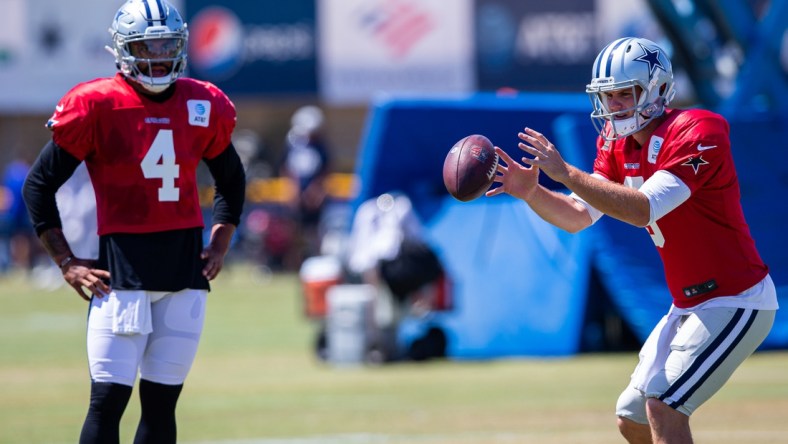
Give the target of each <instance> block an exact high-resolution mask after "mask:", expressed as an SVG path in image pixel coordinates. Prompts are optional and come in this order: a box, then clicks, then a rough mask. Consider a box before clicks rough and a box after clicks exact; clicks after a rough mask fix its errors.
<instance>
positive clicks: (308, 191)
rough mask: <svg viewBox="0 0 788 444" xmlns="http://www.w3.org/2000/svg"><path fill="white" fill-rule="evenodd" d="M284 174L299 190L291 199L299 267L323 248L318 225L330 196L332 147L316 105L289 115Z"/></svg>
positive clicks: (321, 113) (283, 162) (321, 115)
mask: <svg viewBox="0 0 788 444" xmlns="http://www.w3.org/2000/svg"><path fill="white" fill-rule="evenodd" d="M290 123H291V126H290V130H289V131H288V132H287V141H286V144H285V145H286V151H285V154H284V159H283V161H282V170H281V175H282V176H283V177H286V178H288V179H290V180H291V181H292V183H293V184H294V185H295V187H296V190H295V191H296V194H294V195H293V198H292V200H291V202H290V207H291V209H292V210H293V211H294V212H295V216H296V221H297V223H298V226H299V228H300V233H299V236H298V237H299V238H300V241H299V243H300V245H297V246H296V247H295V248H297V251H296V256H297V259H296V260H295V261H294V262H296V263H295V264H294V265H295V266H296V267H297V266H298V265H299V264H300V262H301V261H302V260H303V258H305V257H309V256H314V255H316V254H318V253H319V252H320V239H319V233H318V226H319V223H320V217H321V215H322V213H323V209H324V208H325V205H326V202H327V200H328V190H327V189H326V179H327V178H328V175H329V172H330V156H329V150H328V147H327V146H326V142H325V140H324V136H323V133H322V131H323V124H324V115H323V111H322V110H321V109H320V108H318V107H317V106H314V105H307V106H303V107H301V108H299V109H298V110H296V111H295V113H293V116H292V118H291V119H290Z"/></svg>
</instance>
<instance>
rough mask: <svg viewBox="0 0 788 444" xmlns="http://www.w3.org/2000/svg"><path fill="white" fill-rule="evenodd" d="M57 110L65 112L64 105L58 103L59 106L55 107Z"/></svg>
mask: <svg viewBox="0 0 788 444" xmlns="http://www.w3.org/2000/svg"><path fill="white" fill-rule="evenodd" d="M55 111H57V112H59V113H60V112H63V105H58V106H56V107H55Z"/></svg>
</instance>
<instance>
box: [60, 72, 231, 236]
mask: <svg viewBox="0 0 788 444" xmlns="http://www.w3.org/2000/svg"><path fill="white" fill-rule="evenodd" d="M235 118H236V115H235V107H234V106H233V104H232V102H231V101H230V100H229V99H228V98H227V96H225V94H224V93H223V92H221V91H220V90H219V89H218V88H216V87H215V86H213V85H212V84H210V83H206V82H201V81H197V80H194V79H188V78H184V79H179V80H178V81H177V83H176V84H175V91H174V94H173V95H172V97H169V98H168V99H166V100H163V101H161V102H156V101H154V100H151V99H150V98H148V97H146V96H144V95H141V94H139V93H137V92H136V91H135V90H134V89H133V88H132V87H131V86H130V85H129V84H128V83H127V82H126V81H125V80H124V78H123V76H122V75H120V74H117V75H116V76H115V77H112V78H105V79H96V80H93V81H90V82H86V83H82V84H79V85H77V86H76V87H74V88H73V89H72V90H71V91H69V92H68V93H67V94H66V95H65V96H64V97H63V99H61V101H60V103H58V105H57V107H56V109H55V113H54V114H53V116H52V118H51V119H50V120H49V122H48V124H47V126H49V128H50V129H51V130H52V131H53V140H54V142H55V143H56V144H57V145H58V146H59V147H61V148H62V149H64V150H66V151H67V152H68V153H70V154H71V155H73V156H74V157H76V158H77V159H79V160H84V161H85V163H86V164H87V167H88V171H89V173H90V177H91V180H92V182H93V187H94V189H95V192H96V208H97V218H98V234H99V235H104V234H110V233H151V232H160V231H168V230H178V229H184V228H194V227H202V226H203V216H202V212H201V209H200V204H199V197H198V189H197V177H196V172H197V166H198V164H199V162H200V160H201V159H203V158H205V159H212V158H214V157H216V156H217V155H219V154H220V153H221V152H222V151H224V149H226V148H227V147H228V146H229V144H230V137H231V135H232V132H233V129H234V128H235Z"/></svg>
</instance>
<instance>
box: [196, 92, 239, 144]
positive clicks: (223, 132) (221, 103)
mask: <svg viewBox="0 0 788 444" xmlns="http://www.w3.org/2000/svg"><path fill="white" fill-rule="evenodd" d="M209 89H210V90H211V93H212V96H213V99H212V102H213V104H214V106H215V108H214V109H215V110H216V115H215V118H214V122H215V124H216V128H215V129H216V131H215V132H214V137H213V140H212V141H211V143H210V144H209V145H208V148H207V149H206V151H205V153H204V154H203V157H204V158H205V159H213V158H215V157H216V156H218V155H219V154H221V153H222V152H223V151H224V150H225V149H227V147H228V146H229V145H230V142H232V134H233V131H234V130H235V123H236V112H235V105H234V104H233V102H232V101H230V99H229V98H228V97H227V95H225V94H224V93H223V92H222V91H221V90H220V89H219V88H217V87H215V86H213V85H210V84H209Z"/></svg>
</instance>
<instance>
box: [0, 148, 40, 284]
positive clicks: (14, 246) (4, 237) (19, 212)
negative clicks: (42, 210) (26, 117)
mask: <svg viewBox="0 0 788 444" xmlns="http://www.w3.org/2000/svg"><path fill="white" fill-rule="evenodd" d="M29 169H30V162H29V161H28V160H26V159H24V158H22V157H20V158H17V159H14V160H12V161H11V162H10V163H9V164H8V165H6V168H5V170H4V172H3V182H2V183H1V184H0V248H1V249H2V251H0V271H2V272H6V271H9V270H11V269H20V270H25V271H29V270H31V269H32V268H33V266H34V265H35V261H36V256H38V254H39V253H43V252H42V251H41V248H40V247H38V245H37V242H36V240H35V233H34V232H33V226H32V225H31V224H30V219H29V218H28V217H27V207H26V206H25V202H24V200H23V198H22V185H23V184H24V182H25V177H27V173H28V171H29Z"/></svg>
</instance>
